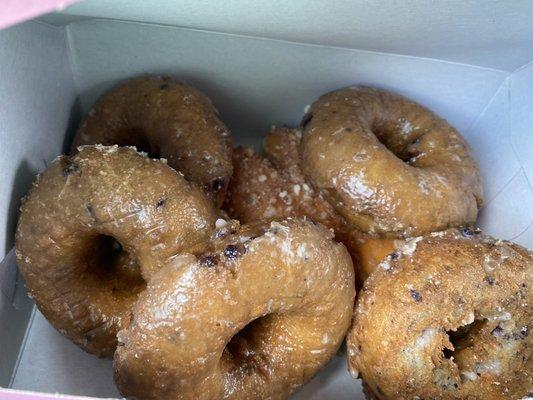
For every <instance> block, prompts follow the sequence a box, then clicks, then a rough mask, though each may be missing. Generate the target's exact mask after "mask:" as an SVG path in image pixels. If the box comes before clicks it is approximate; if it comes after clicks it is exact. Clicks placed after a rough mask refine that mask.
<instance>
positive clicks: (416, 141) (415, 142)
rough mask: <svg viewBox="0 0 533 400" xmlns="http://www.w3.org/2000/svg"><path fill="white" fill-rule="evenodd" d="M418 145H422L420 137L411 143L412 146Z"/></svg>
mask: <svg viewBox="0 0 533 400" xmlns="http://www.w3.org/2000/svg"><path fill="white" fill-rule="evenodd" d="M418 143H420V138H419V137H418V138H416V139H415V140H413V141H412V142H411V144H418Z"/></svg>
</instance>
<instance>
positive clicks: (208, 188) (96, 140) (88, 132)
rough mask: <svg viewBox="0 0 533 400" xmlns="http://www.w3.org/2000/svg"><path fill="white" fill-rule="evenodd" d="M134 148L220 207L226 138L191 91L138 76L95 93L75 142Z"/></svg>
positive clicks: (227, 173) (206, 103)
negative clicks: (178, 174)
mask: <svg viewBox="0 0 533 400" xmlns="http://www.w3.org/2000/svg"><path fill="white" fill-rule="evenodd" d="M87 144H102V145H113V144H117V145H120V146H126V145H127V146H135V147H137V149H139V150H141V151H144V152H147V153H148V154H149V155H150V156H151V157H152V158H161V157H163V158H166V159H167V160H168V165H170V166H171V167H172V168H175V169H177V170H179V171H180V172H182V173H183V174H184V175H185V178H186V179H187V180H188V181H190V182H195V183H196V184H198V185H199V186H200V187H201V188H203V189H204V191H205V192H206V193H207V194H208V196H209V197H210V198H211V199H212V200H214V201H215V202H216V204H218V205H220V204H221V203H222V200H223V198H224V195H225V191H226V187H227V184H228V181H229V178H230V177H231V173H232V165H231V151H232V142H231V138H230V133H229V131H228V129H227V128H226V126H225V125H224V124H223V123H222V122H221V121H220V119H219V118H218V111H217V110H216V109H215V108H214V107H213V105H212V104H211V101H210V100H209V98H208V97H207V96H205V95H204V94H203V93H201V92H200V91H198V90H197V89H195V88H193V87H191V86H188V85H186V84H184V83H182V82H179V81H177V80H174V79H172V78H170V77H168V76H144V77H139V78H135V79H132V80H129V81H127V82H126V83H124V84H121V85H119V86H116V87H115V88H113V89H112V90H111V91H109V92H108V93H107V94H105V95H104V96H103V97H101V98H100V99H99V100H98V102H97V103H96V105H95V106H94V108H93V109H92V110H91V111H89V113H88V114H87V115H86V116H85V119H84V120H83V122H82V123H81V125H80V127H79V129H78V131H77V132H76V135H75V137H74V141H73V144H72V150H73V151H75V150H76V148H77V147H78V146H80V145H87Z"/></svg>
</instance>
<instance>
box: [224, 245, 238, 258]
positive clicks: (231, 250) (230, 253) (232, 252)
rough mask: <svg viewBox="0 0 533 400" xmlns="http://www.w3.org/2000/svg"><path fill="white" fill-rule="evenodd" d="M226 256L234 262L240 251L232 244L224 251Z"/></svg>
mask: <svg viewBox="0 0 533 400" xmlns="http://www.w3.org/2000/svg"><path fill="white" fill-rule="evenodd" d="M224 255H225V256H226V257H227V258H229V259H230V260H234V259H236V258H237V256H238V255H239V249H238V248H237V246H235V245H234V244H230V245H228V246H227V247H226V248H225V249H224Z"/></svg>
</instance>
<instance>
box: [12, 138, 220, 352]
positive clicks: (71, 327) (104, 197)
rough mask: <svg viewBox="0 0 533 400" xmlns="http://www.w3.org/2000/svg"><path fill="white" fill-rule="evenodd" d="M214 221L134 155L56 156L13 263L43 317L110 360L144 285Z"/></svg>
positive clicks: (26, 210)
mask: <svg viewBox="0 0 533 400" xmlns="http://www.w3.org/2000/svg"><path fill="white" fill-rule="evenodd" d="M215 220H216V213H215V210H214V208H213V206H212V205H211V202H210V201H209V200H208V199H207V197H206V196H205V195H204V194H203V193H202V192H201V190H200V189H198V188H197V187H196V186H193V185H191V184H189V183H188V182H187V181H186V180H185V179H184V178H183V176H182V175H181V174H179V173H178V172H176V171H175V170H173V169H172V168H170V167H169V166H167V165H166V164H165V163H164V162H162V161H159V160H152V159H149V158H148V157H146V156H144V155H141V154H139V153H137V152H136V151H135V150H134V149H133V148H125V147H124V148H119V147H117V146H111V147H104V146H83V147H81V148H80V150H79V152H78V153H77V154H76V155H75V156H72V157H66V156H61V157H59V158H57V159H56V160H55V161H54V162H53V163H52V165H50V167H49V168H48V169H47V170H46V171H45V172H44V173H43V174H41V175H40V176H39V177H38V178H37V181H36V182H35V183H34V185H33V188H32V189H31V191H30V193H29V194H28V196H27V197H26V198H25V200H24V202H23V205H22V208H21V215H20V219H19V223H18V228H17V234H16V255H17V261H18V265H19V268H20V271H21V272H22V274H23V276H24V279H25V281H26V285H27V288H28V291H29V293H30V295H31V296H33V297H34V298H35V301H36V303H37V306H38V307H39V309H40V311H41V312H42V313H43V314H44V316H45V317H46V318H47V319H48V320H49V321H50V322H51V324H52V325H54V326H55V327H56V328H57V329H58V330H59V331H60V332H61V333H62V334H63V335H65V336H66V337H68V338H69V339H71V340H72V341H73V342H75V343H76V344H78V345H79V346H80V347H82V348H83V349H85V350H87V351H88V352H90V353H93V354H96V355H99V356H110V355H112V354H113V351H114V350H115V346H116V333H117V332H118V330H119V329H121V328H122V327H123V326H124V324H125V322H127V321H128V319H129V315H130V309H131V305H132V303H133V302H134V301H135V299H136V298H137V295H138V293H139V292H140V291H142V290H143V289H144V287H145V280H148V279H150V277H151V276H152V275H153V274H154V273H155V272H156V271H157V270H159V269H160V268H161V267H162V266H163V265H165V264H166V262H167V260H168V257H170V256H173V255H174V254H176V253H177V252H181V251H185V250H187V249H189V248H190V247H192V246H194V245H196V244H197V243H200V242H203V241H205V240H206V239H208V238H209V237H210V235H211V234H212V232H213V229H214V226H215Z"/></svg>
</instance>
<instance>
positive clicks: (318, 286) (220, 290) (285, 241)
mask: <svg viewBox="0 0 533 400" xmlns="http://www.w3.org/2000/svg"><path fill="white" fill-rule="evenodd" d="M331 238H332V234H331V232H329V231H328V230H326V229H325V228H323V227H321V226H316V225H314V224H313V223H312V222H310V221H305V220H292V219H288V220H285V221H281V222H272V223H271V224H270V225H268V224H266V225H251V226H250V225H249V226H244V227H243V228H242V229H241V230H240V231H238V232H237V233H235V234H233V235H231V234H230V235H227V236H225V237H222V238H221V239H220V240H219V241H218V242H216V244H215V245H213V247H212V248H211V249H210V251H208V252H207V253H203V254H201V255H198V256H193V255H182V256H180V257H177V258H176V259H175V260H174V262H173V263H172V264H169V265H168V266H167V267H165V268H163V269H162V270H161V271H159V272H158V274H156V276H154V278H153V279H152V280H151V281H150V282H149V284H148V288H147V290H146V291H144V292H143V293H142V294H141V295H140V296H139V301H138V302H137V303H136V305H135V307H134V309H133V317H132V322H131V325H130V326H129V327H128V328H127V329H125V330H123V331H121V332H119V335H118V337H119V341H120V345H119V347H118V348H117V351H116V353H115V360H114V367H115V381H116V383H117V386H118V388H119V390H120V392H121V393H122V395H124V396H126V397H132V398H138V399H158V400H165V399H172V400H175V399H200V400H205V399H247V400H250V399H285V398H286V397H287V396H288V395H289V394H290V393H292V392H293V391H295V390H296V389H297V388H298V387H300V386H301V385H303V384H304V383H305V382H307V381H308V380H309V379H311V377H312V376H313V375H314V374H315V373H316V372H317V371H318V370H319V369H320V368H321V367H322V366H324V365H325V364H326V363H327V362H328V360H329V359H330V358H331V357H332V356H333V355H334V354H335V352H336V351H337V349H338V347H339V346H340V344H341V343H342V341H343V338H344V335H345V333H346V330H347V329H348V327H349V325H350V322H351V314H352V310H353V301H354V296H355V290H354V283H353V282H354V276H353V268H352V263H351V260H350V257H349V255H348V253H347V252H346V249H345V248H344V246H342V245H341V244H338V243H335V242H333V241H332V240H331Z"/></svg>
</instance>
